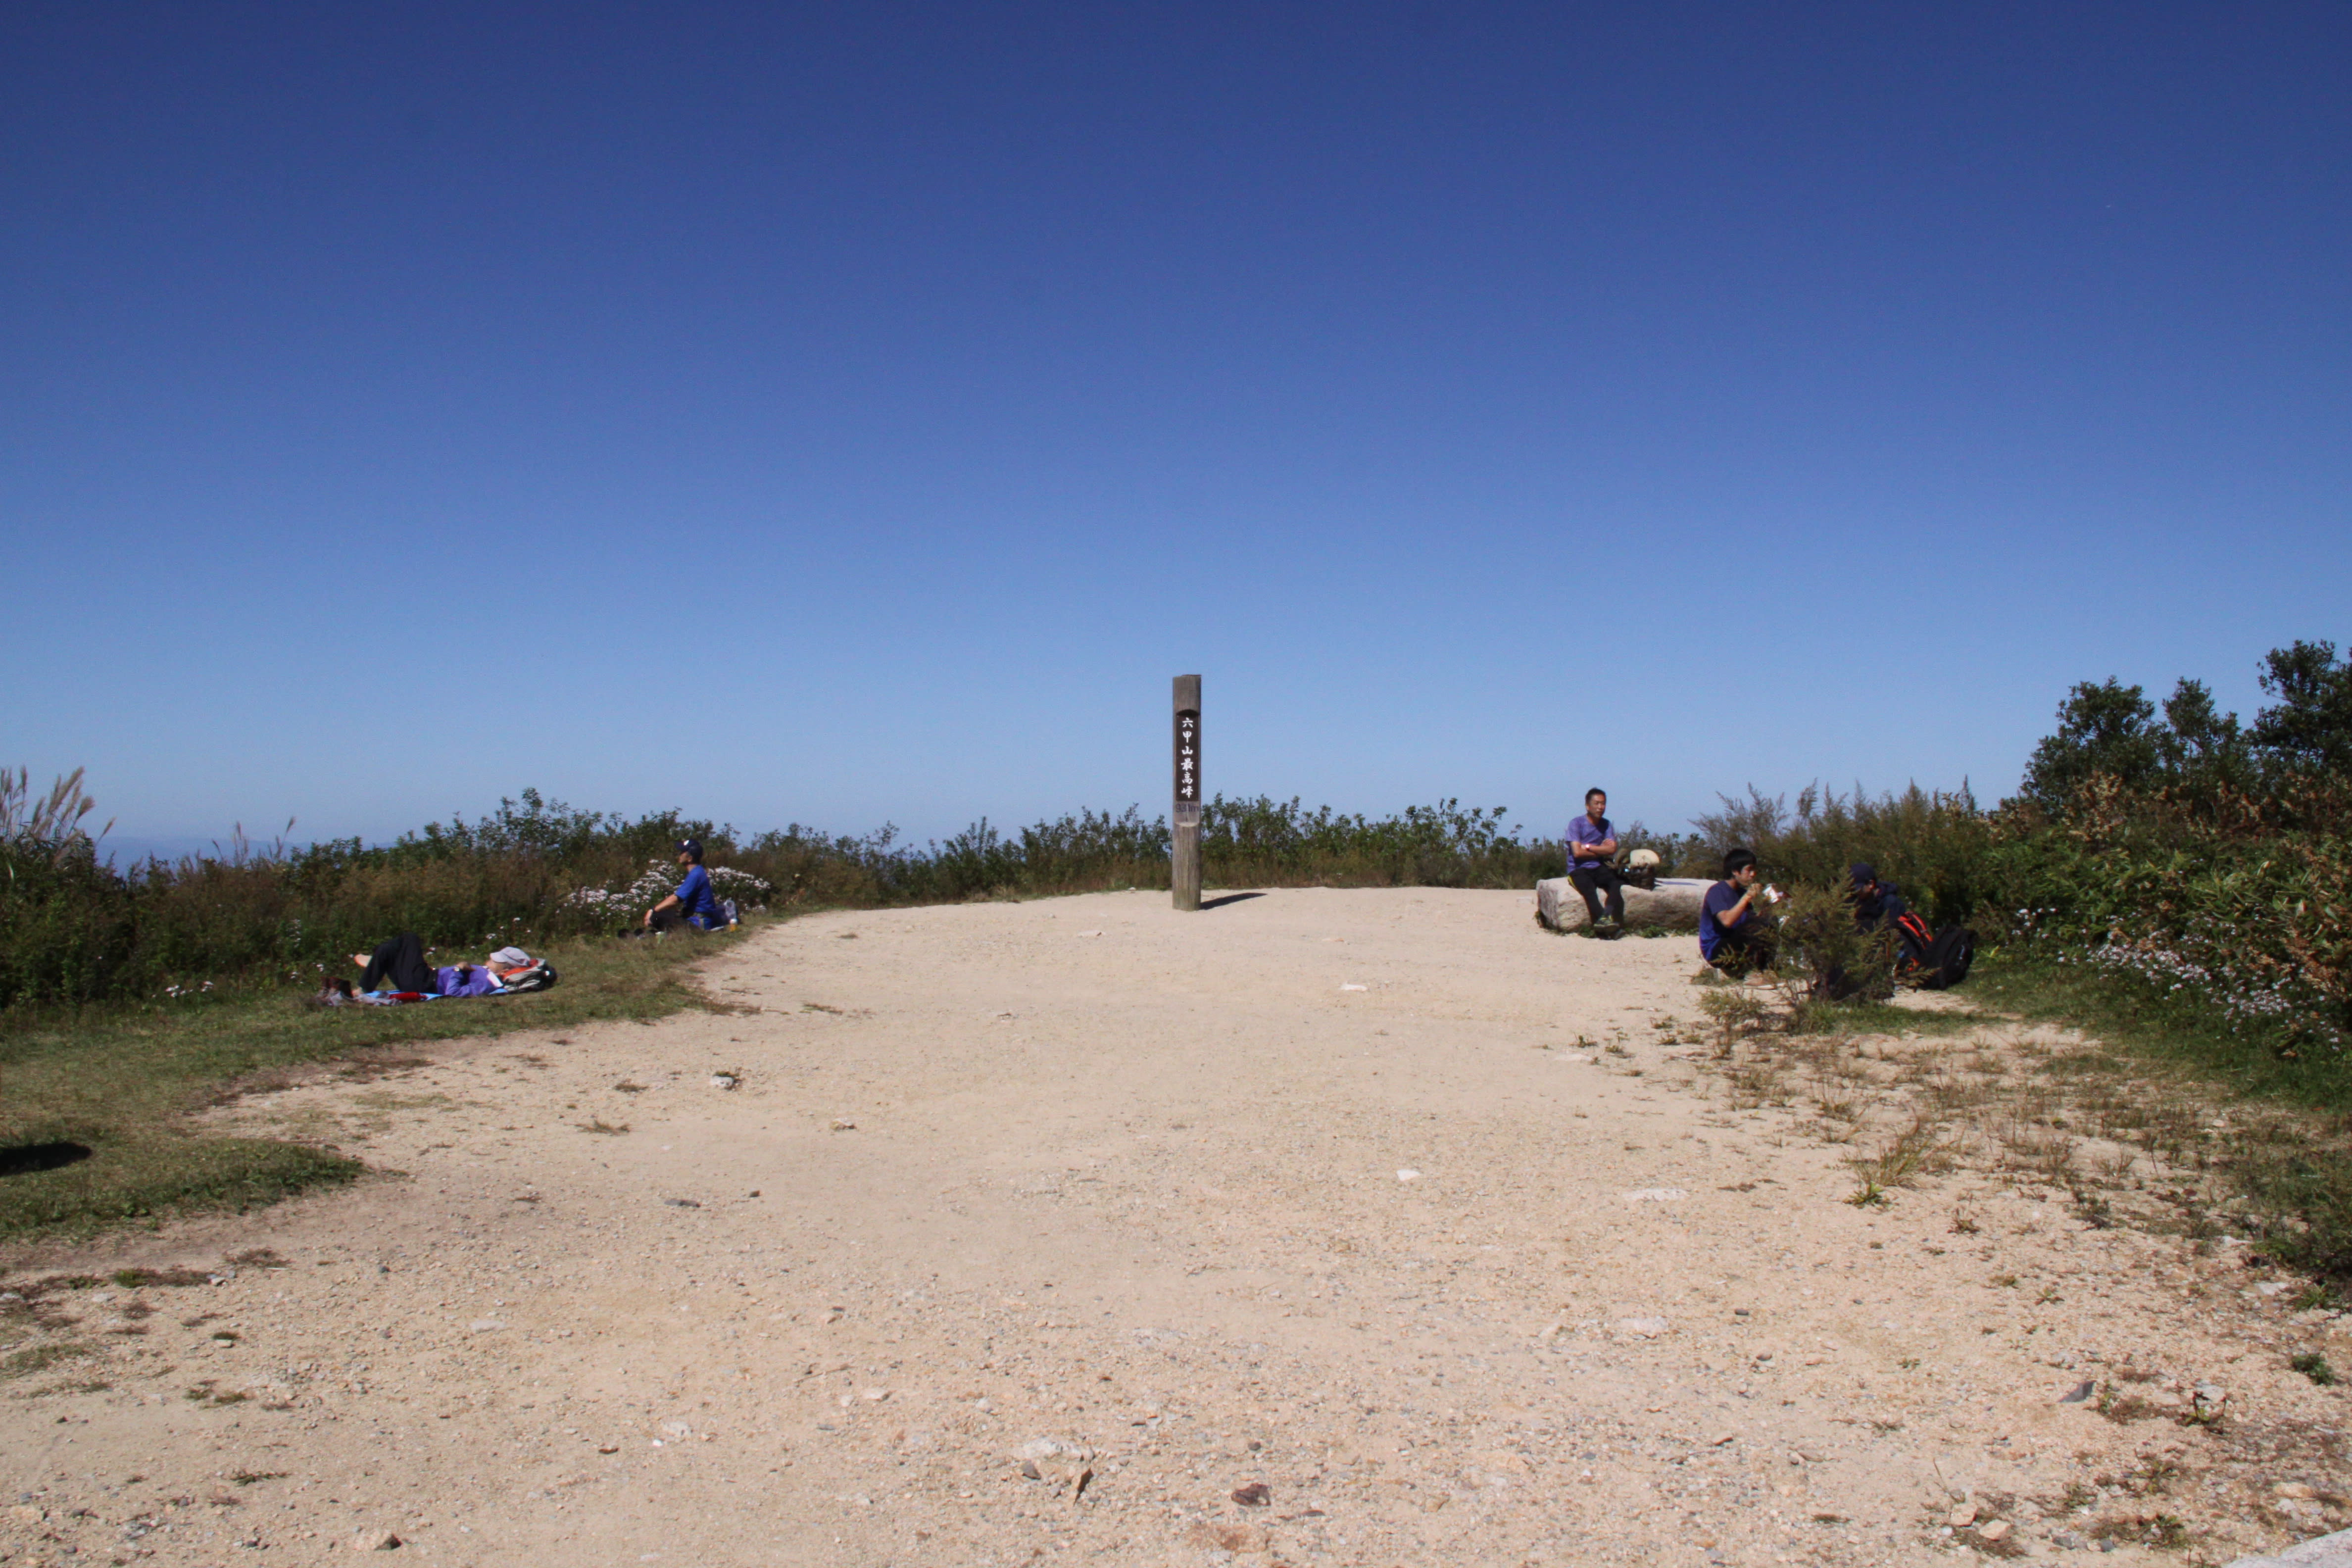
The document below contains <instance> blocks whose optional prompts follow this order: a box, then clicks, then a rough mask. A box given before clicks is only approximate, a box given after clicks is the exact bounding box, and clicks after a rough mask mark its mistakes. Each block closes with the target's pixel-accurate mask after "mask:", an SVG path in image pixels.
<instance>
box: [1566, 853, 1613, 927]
mask: <svg viewBox="0 0 2352 1568" xmlns="http://www.w3.org/2000/svg"><path fill="white" fill-rule="evenodd" d="M1568 879H1569V880H1570V881H1571V882H1573V883H1575V884H1576V890H1577V891H1578V892H1580V893H1582V894H1583V895H1584V908H1585V910H1586V911H1587V912H1588V913H1590V914H1591V917H1592V923H1593V924H1594V925H1599V924H1600V923H1601V894H1602V893H1603V892H1606V893H1607V894H1608V895H1609V918H1610V919H1611V920H1612V921H1615V922H1616V923H1617V924H1619V925H1623V924H1624V923H1625V890H1624V889H1625V879H1624V878H1622V877H1621V876H1619V875H1618V874H1617V868H1616V867H1614V866H1597V867H1594V868H1592V869H1591V870H1590V871H1587V870H1584V869H1583V868H1578V869H1576V870H1573V871H1570V873H1569V874H1568Z"/></svg>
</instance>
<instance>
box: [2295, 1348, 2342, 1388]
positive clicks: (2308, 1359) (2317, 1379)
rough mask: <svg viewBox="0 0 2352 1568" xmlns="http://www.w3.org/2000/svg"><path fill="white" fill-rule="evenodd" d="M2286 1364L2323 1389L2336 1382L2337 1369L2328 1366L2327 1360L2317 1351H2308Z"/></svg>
mask: <svg viewBox="0 0 2352 1568" xmlns="http://www.w3.org/2000/svg"><path fill="white" fill-rule="evenodd" d="M2286 1364H2287V1365H2288V1366H2289V1367H2291V1368H2293V1369H2294V1371H2296V1372H2299V1373H2303V1375H2304V1376H2305V1377H2307V1378H2309V1379H2311V1381H2312V1382H2314V1383H2315V1384H2319V1386H2320V1387H2322V1388H2326V1387H2328V1386H2330V1385H2331V1384H2334V1383H2335V1382H2336V1369H2335V1368H2334V1367H2332V1366H2330V1365H2328V1364H2327V1358H2326V1356H2324V1355H2321V1354H2320V1353H2319V1352H2317V1351H2306V1352H2304V1353H2303V1354H2301V1355H2299V1356H2296V1357H2294V1358H2293V1359H2292V1360H2290V1361H2289V1362H2288V1363H2286Z"/></svg>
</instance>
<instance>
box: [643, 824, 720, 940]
mask: <svg viewBox="0 0 2352 1568" xmlns="http://www.w3.org/2000/svg"><path fill="white" fill-rule="evenodd" d="M677 863H678V864H679V865H681V866H683V867H685V868H686V880H685V881H683V882H680V883H679V884H678V885H677V892H675V893H672V894H671V895H669V897H667V898H666V899H664V900H662V901H661V902H660V903H657V904H656V905H655V906H654V907H653V908H652V909H649V910H646V930H647V931H674V930H676V929H677V927H679V926H690V927H692V928H693V929H694V930H696V931H717V930H719V928H720V927H721V926H724V925H725V924H726V923H727V914H726V911H725V910H721V909H720V908H719V896H718V895H717V894H716V893H713V892H712V891H711V890H710V873H709V872H708V871H706V870H704V869H703V868H702V846H701V845H700V844H699V843H698V842H697V841H696V840H694V839H691V838H681V839H679V840H678V841H677Z"/></svg>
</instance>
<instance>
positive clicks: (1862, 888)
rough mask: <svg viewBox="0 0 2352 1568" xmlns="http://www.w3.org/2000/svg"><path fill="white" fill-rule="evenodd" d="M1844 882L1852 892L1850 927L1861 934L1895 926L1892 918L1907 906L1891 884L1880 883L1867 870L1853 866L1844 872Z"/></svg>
mask: <svg viewBox="0 0 2352 1568" xmlns="http://www.w3.org/2000/svg"><path fill="white" fill-rule="evenodd" d="M1846 880H1847V882H1848V883H1850V884H1851V885H1852V887H1853V923H1854V925H1855V927H1856V928H1857V929H1859V930H1862V931H1876V930H1878V929H1879V928H1880V927H1881V926H1887V925H1892V924H1894V923H1895V916H1897V915H1900V914H1904V913H1906V912H1907V911H1908V910H1909V909H1910V906H1909V905H1908V904H1906V903H1905V902H1904V901H1903V895H1902V894H1900V893H1898V892H1896V891H1895V884H1894V883H1892V882H1882V881H1880V880H1879V879H1878V873H1877V871H1875V870H1874V869H1873V868H1871V867H1869V866H1866V865H1864V864H1862V863H1860V862H1856V863H1855V864H1854V865H1853V866H1850V867H1848V868H1846Z"/></svg>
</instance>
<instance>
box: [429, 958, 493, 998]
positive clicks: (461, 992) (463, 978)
mask: <svg viewBox="0 0 2352 1568" xmlns="http://www.w3.org/2000/svg"><path fill="white" fill-rule="evenodd" d="M440 980H441V994H442V995H444V996H487V995H488V994H490V993H491V992H493V991H496V990H497V989H498V988H499V979H498V976H497V975H495V974H492V973H490V972H489V971H488V970H487V969H484V968H483V967H482V966H481V965H480V964H478V963H461V964H457V965H454V966H452V967H450V968H447V969H444V970H442V971H441V973H440Z"/></svg>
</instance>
